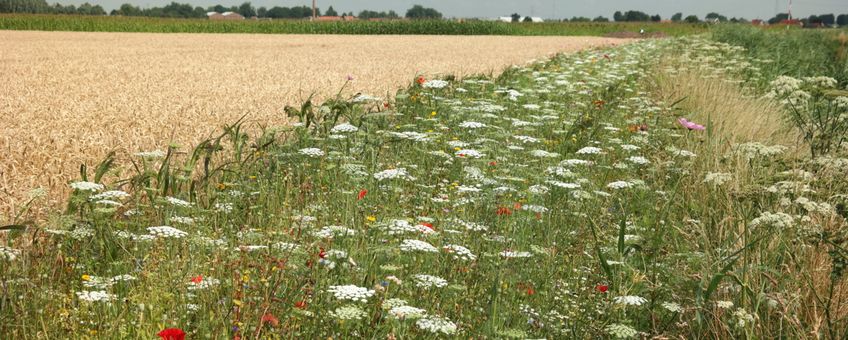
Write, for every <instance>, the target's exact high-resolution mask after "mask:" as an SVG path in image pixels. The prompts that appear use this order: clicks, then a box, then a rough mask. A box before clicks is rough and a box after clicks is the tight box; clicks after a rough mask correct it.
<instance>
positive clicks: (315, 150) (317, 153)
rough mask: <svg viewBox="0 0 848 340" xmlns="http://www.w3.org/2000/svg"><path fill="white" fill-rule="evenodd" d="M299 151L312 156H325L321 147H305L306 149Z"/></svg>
mask: <svg viewBox="0 0 848 340" xmlns="http://www.w3.org/2000/svg"><path fill="white" fill-rule="evenodd" d="M298 152H300V154H301V155H306V156H309V157H312V158H318V157H321V156H324V151H323V150H321V149H319V148H305V149H300V151H298Z"/></svg>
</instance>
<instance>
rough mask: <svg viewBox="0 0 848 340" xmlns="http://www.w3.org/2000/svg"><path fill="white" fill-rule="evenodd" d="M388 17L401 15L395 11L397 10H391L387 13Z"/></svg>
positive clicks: (393, 17)
mask: <svg viewBox="0 0 848 340" xmlns="http://www.w3.org/2000/svg"><path fill="white" fill-rule="evenodd" d="M386 17H387V18H389V19H397V18H400V15H398V14H397V12H395V11H389V13H387V15H386Z"/></svg>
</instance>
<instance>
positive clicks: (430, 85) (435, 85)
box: [421, 79, 448, 89]
mask: <svg viewBox="0 0 848 340" xmlns="http://www.w3.org/2000/svg"><path fill="white" fill-rule="evenodd" d="M421 86H422V87H424V88H425V89H441V88H445V87H446V86H448V82H447V81H444V80H441V79H433V80H428V81H425V82H424V84H422V85H421Z"/></svg>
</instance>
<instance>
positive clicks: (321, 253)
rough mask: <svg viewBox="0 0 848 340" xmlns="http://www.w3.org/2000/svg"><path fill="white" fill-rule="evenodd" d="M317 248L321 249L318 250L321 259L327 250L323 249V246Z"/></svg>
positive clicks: (325, 255)
mask: <svg viewBox="0 0 848 340" xmlns="http://www.w3.org/2000/svg"><path fill="white" fill-rule="evenodd" d="M318 249H321V250H319V251H318V257H320V258H322V259H323V258H325V257H327V252H325V251H324V248H318Z"/></svg>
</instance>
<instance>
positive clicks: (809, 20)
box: [802, 15, 822, 26]
mask: <svg viewBox="0 0 848 340" xmlns="http://www.w3.org/2000/svg"><path fill="white" fill-rule="evenodd" d="M802 20H803V19H802ZM821 23H822V21H821V19H820V18H819V16H818V15H810V16H809V17H808V18H807V20H805V22H804V26H806V25H807V24H821Z"/></svg>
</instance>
